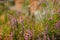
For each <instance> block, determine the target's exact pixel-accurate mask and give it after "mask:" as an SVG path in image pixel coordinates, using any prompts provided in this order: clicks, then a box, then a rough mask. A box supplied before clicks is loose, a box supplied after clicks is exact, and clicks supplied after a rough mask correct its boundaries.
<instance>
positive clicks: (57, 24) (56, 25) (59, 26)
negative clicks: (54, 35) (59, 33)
mask: <svg viewBox="0 0 60 40" xmlns="http://www.w3.org/2000/svg"><path fill="white" fill-rule="evenodd" d="M55 27H56V28H57V29H59V28H60V20H59V21H58V22H57V23H56V24H55Z"/></svg>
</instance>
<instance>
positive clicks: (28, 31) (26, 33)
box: [24, 30, 33, 40]
mask: <svg viewBox="0 0 60 40" xmlns="http://www.w3.org/2000/svg"><path fill="white" fill-rule="evenodd" d="M32 35H33V34H32V31H30V30H27V32H25V33H24V39H25V40H28V39H30V38H31V37H32Z"/></svg>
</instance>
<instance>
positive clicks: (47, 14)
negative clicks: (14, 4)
mask: <svg viewBox="0 0 60 40" xmlns="http://www.w3.org/2000/svg"><path fill="white" fill-rule="evenodd" d="M37 2H38V7H37V10H35V12H34V13H31V10H30V7H31V6H30V5H29V4H30V3H29V0H25V1H24V3H23V7H22V9H23V10H19V11H16V10H10V8H9V7H10V6H11V3H10V2H7V5H6V4H4V5H2V4H1V5H0V15H1V16H0V25H1V26H2V25H3V32H2V33H3V35H2V40H4V38H5V36H7V35H11V37H12V40H60V39H59V37H60V3H59V2H60V1H59V0H38V1H37ZM3 6H4V7H3Z"/></svg>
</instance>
